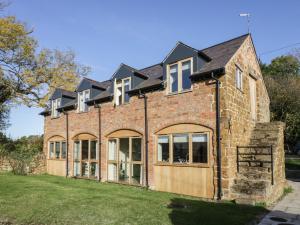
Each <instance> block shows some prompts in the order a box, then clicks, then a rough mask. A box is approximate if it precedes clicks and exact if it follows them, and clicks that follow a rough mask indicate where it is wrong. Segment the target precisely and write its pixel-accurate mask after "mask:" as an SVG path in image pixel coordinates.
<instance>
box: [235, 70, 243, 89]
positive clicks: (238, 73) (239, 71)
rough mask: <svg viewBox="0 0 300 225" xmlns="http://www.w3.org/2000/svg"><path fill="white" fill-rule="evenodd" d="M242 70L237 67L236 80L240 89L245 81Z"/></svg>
mask: <svg viewBox="0 0 300 225" xmlns="http://www.w3.org/2000/svg"><path fill="white" fill-rule="evenodd" d="M242 75H243V74H242V71H241V70H240V69H239V68H238V67H236V74H235V82H236V87H237V88H239V89H242V85H243V84H242V83H243V77H242Z"/></svg>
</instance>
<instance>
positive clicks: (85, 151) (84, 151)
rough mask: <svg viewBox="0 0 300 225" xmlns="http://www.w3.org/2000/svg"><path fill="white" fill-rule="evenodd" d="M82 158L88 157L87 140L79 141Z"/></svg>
mask: <svg viewBox="0 0 300 225" xmlns="http://www.w3.org/2000/svg"><path fill="white" fill-rule="evenodd" d="M81 151H82V160H86V159H88V158H89V141H87V140H84V141H81Z"/></svg>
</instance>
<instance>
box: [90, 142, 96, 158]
mask: <svg viewBox="0 0 300 225" xmlns="http://www.w3.org/2000/svg"><path fill="white" fill-rule="evenodd" d="M91 159H98V157H97V141H91Z"/></svg>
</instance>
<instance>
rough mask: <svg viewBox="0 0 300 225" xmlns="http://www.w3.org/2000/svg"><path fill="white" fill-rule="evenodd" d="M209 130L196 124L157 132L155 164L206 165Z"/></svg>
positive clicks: (181, 125) (170, 127)
mask: <svg viewBox="0 0 300 225" xmlns="http://www.w3.org/2000/svg"><path fill="white" fill-rule="evenodd" d="M210 133H211V130H210V129H209V128H207V127H203V126H201V125H197V124H176V125H172V126H169V127H166V128H164V129H161V130H160V131H158V132H157V133H156V134H157V151H156V162H157V164H172V165H191V164H208V163H209V154H210V149H211V148H210V136H211V135H210Z"/></svg>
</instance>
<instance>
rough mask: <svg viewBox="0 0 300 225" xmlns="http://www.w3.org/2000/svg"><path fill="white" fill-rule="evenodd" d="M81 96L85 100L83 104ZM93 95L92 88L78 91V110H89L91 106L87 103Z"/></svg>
mask: <svg viewBox="0 0 300 225" xmlns="http://www.w3.org/2000/svg"><path fill="white" fill-rule="evenodd" d="M81 96H82V98H83V102H82V104H83V105H82V104H81ZM87 96H88V97H87ZM90 97H91V91H90V89H87V90H84V91H81V92H78V102H77V103H78V112H88V111H89V106H88V105H87V103H86V101H87V100H89V99H90Z"/></svg>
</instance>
